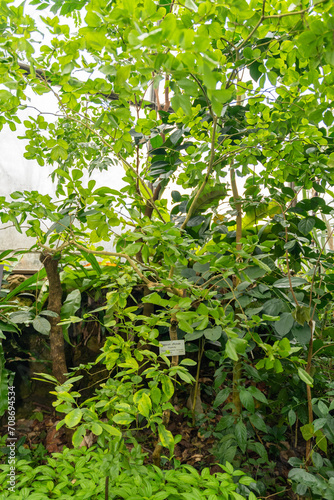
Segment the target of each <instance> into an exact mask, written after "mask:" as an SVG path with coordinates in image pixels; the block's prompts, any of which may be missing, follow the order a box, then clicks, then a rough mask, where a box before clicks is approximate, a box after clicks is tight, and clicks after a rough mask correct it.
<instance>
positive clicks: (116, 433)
mask: <svg viewBox="0 0 334 500" xmlns="http://www.w3.org/2000/svg"><path fill="white" fill-rule="evenodd" d="M100 425H101V426H102V427H103V429H104V430H105V431H106V432H108V434H110V435H111V436H116V437H121V436H122V433H121V431H120V430H119V429H116V428H115V427H113V426H112V425H109V424H106V423H105V422H100Z"/></svg>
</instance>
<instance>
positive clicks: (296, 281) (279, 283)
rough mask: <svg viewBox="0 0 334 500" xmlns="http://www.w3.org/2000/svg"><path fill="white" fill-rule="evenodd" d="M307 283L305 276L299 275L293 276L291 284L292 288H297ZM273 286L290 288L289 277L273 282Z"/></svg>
mask: <svg viewBox="0 0 334 500" xmlns="http://www.w3.org/2000/svg"><path fill="white" fill-rule="evenodd" d="M305 283H307V281H306V280H304V279H303V278H299V277H297V276H292V277H291V286H292V288H296V287H297V286H301V285H305ZM273 286H274V287H276V288H290V283H289V278H281V279H279V280H277V281H275V283H273Z"/></svg>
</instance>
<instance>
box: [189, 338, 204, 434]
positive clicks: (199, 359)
mask: <svg viewBox="0 0 334 500" xmlns="http://www.w3.org/2000/svg"><path fill="white" fill-rule="evenodd" d="M204 343H205V341H204V339H203V337H202V338H201V339H200V346H199V350H198V360H197V371H196V382H195V390H194V400H193V402H192V403H193V404H192V409H191V413H192V420H193V422H192V423H193V426H194V427H195V407H196V401H197V396H198V387H199V375H200V370H201V361H202V356H203V352H204Z"/></svg>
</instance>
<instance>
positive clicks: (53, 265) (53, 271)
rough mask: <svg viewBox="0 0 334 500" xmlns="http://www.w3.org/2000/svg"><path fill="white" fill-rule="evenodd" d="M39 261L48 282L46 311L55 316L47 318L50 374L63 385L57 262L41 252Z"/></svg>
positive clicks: (62, 352)
mask: <svg viewBox="0 0 334 500" xmlns="http://www.w3.org/2000/svg"><path fill="white" fill-rule="evenodd" d="M40 261H41V262H42V264H43V265H44V267H45V271H46V275H47V278H48V280H49V298H48V310H49V311H52V312H54V313H56V314H57V316H54V317H53V316H51V317H49V318H48V320H49V321H50V324H51V330H50V351H51V360H52V374H53V376H54V377H56V379H57V380H58V381H59V383H61V384H62V383H64V382H65V380H66V377H65V373H67V371H68V370H67V366H66V359H65V342H64V335H63V330H62V327H61V326H59V324H58V323H59V322H60V310H61V306H62V295H63V290H62V287H61V282H60V276H59V270H58V261H59V259H57V258H56V257H55V256H53V255H51V254H48V253H46V252H43V253H42V254H41V256H40Z"/></svg>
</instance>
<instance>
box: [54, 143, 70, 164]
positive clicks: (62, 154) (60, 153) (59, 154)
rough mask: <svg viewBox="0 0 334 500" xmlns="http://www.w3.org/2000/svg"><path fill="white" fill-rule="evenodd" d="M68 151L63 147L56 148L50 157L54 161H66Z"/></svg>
mask: <svg viewBox="0 0 334 500" xmlns="http://www.w3.org/2000/svg"><path fill="white" fill-rule="evenodd" d="M67 156H68V155H67V151H66V149H64V148H63V147H62V146H55V147H54V148H53V149H52V150H51V153H50V157H51V159H52V160H54V161H57V160H59V159H60V160H66V159H67Z"/></svg>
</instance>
